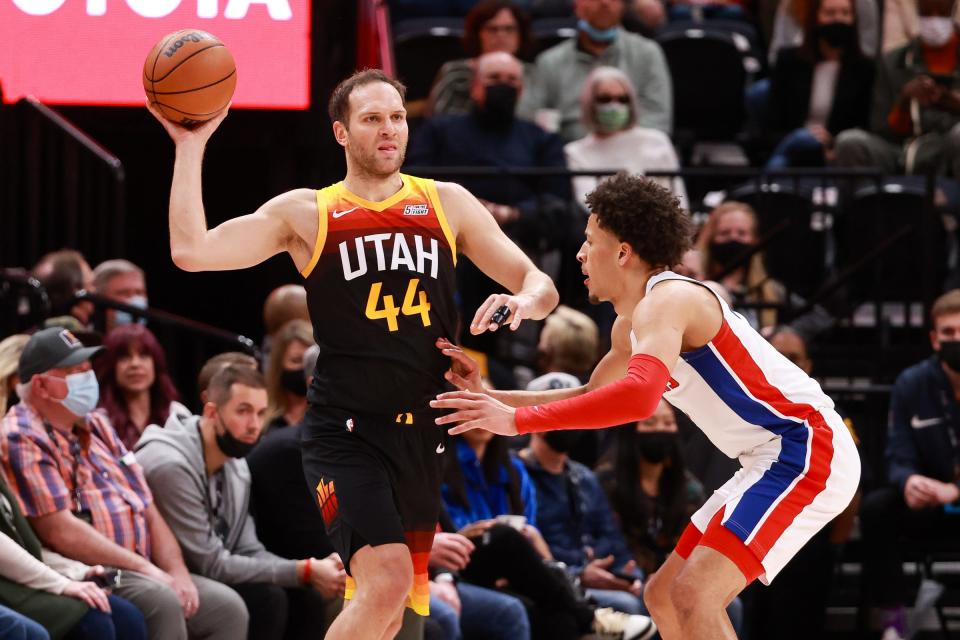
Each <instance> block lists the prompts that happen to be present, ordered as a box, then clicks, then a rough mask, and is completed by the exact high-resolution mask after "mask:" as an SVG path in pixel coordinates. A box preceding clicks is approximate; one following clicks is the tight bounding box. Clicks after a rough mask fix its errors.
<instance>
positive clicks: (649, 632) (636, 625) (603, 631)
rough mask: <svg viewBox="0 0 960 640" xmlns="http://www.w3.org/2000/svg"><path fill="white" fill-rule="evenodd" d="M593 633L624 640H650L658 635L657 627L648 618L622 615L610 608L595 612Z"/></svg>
mask: <svg viewBox="0 0 960 640" xmlns="http://www.w3.org/2000/svg"><path fill="white" fill-rule="evenodd" d="M593 631H594V633H597V634H600V635H604V636H612V637H614V638H622V639H623V640H650V638H652V637H653V636H654V635H656V633H657V625H656V624H654V622H653V620H651V619H650V618H648V617H647V616H640V615H630V614H628V613H621V612H619V611H614V610H613V609H610V608H609V607H608V608H603V609H596V610H595V611H594V612H593Z"/></svg>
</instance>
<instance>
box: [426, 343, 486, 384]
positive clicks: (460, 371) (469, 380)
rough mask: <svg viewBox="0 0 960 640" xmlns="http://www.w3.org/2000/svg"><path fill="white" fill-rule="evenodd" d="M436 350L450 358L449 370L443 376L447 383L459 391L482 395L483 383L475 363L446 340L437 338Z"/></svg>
mask: <svg viewBox="0 0 960 640" xmlns="http://www.w3.org/2000/svg"><path fill="white" fill-rule="evenodd" d="M436 345H437V348H438V349H440V352H441V353H442V354H443V355H445V356H447V357H448V358H450V369H448V370H447V372H446V373H444V374H443V377H444V378H446V380H447V382H449V383H450V384H452V385H453V386H455V387H456V388H458V389H460V390H461V391H473V392H474V393H484V392H485V391H486V389H484V388H483V382H482V381H481V380H480V367H479V365H477V361H476V360H474V359H473V358H471V357H470V356H468V355H467V354H466V353H464V352H463V349H461V348H460V347H458V346H457V345H455V344H453V343H452V342H450V341H449V340H447V339H446V338H437V342H436Z"/></svg>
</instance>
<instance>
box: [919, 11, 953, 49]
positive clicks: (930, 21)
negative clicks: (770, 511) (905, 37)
mask: <svg viewBox="0 0 960 640" xmlns="http://www.w3.org/2000/svg"><path fill="white" fill-rule="evenodd" d="M919 24H920V40H922V41H923V43H924V44H925V45H927V46H928V47H942V46H943V45H945V44H947V42H949V41H950V36H952V35H953V18H946V17H942V16H920V22H919Z"/></svg>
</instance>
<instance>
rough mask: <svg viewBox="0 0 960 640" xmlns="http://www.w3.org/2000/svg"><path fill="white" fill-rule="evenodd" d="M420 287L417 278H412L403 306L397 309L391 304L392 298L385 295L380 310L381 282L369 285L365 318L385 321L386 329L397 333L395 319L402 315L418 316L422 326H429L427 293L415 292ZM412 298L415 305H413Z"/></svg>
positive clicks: (398, 327) (397, 326) (397, 327)
mask: <svg viewBox="0 0 960 640" xmlns="http://www.w3.org/2000/svg"><path fill="white" fill-rule="evenodd" d="M419 285H420V279H419V278H412V279H411V280H410V282H409V283H408V284H407V292H406V293H405V294H404V296H403V306H401V307H399V308H398V307H397V305H395V304H394V303H393V296H392V295H390V294H387V295H385V296H383V308H382V309H381V308H380V291H381V289H382V288H383V283H382V282H374V283H373V284H372V285H370V295H369V296H367V310H366V314H367V317H368V318H370V319H371V320H386V321H387V328H388V329H389V330H390V331H399V330H400V325H398V324H397V318H398V317H399V316H400V314H401V313H402V314H403V315H405V316H415V315H418V314H419V315H420V320H421V321H422V322H423V326H425V327H429V326H430V303H429V302H427V292H426V291H417V287H418V286H419ZM414 298H416V299H417V303H416V304H414Z"/></svg>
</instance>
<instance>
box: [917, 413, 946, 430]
mask: <svg viewBox="0 0 960 640" xmlns="http://www.w3.org/2000/svg"><path fill="white" fill-rule="evenodd" d="M941 422H943V418H927V419H926V420H921V419H920V416H913V417H912V418H910V426H911V427H913V428H914V429H924V428H926V427H932V426H934V425H937V424H940V423H941Z"/></svg>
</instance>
